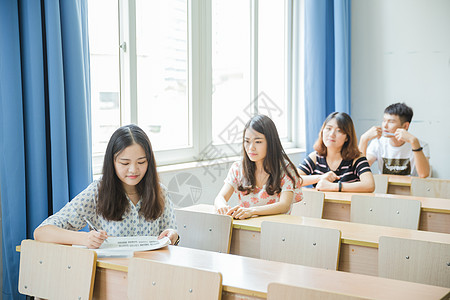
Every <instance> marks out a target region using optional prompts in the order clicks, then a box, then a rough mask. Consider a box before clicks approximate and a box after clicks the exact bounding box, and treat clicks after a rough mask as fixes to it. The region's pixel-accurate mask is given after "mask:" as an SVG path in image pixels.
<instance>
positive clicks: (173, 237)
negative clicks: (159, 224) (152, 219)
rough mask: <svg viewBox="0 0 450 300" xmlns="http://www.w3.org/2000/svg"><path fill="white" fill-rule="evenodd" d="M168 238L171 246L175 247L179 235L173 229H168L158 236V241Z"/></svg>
mask: <svg viewBox="0 0 450 300" xmlns="http://www.w3.org/2000/svg"><path fill="white" fill-rule="evenodd" d="M165 236H167V237H168V238H169V240H170V244H171V245H175V242H176V241H177V239H178V233H177V232H176V231H175V230H173V229H166V230H164V231H163V232H161V234H160V235H159V236H158V240H159V239H162V238H163V237H165Z"/></svg>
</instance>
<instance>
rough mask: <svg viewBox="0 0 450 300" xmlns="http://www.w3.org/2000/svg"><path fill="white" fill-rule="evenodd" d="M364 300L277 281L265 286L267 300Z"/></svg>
mask: <svg viewBox="0 0 450 300" xmlns="http://www.w3.org/2000/svg"><path fill="white" fill-rule="evenodd" d="M279 299H283V300H297V299H305V300H306V299H307V300H365V299H369V298H361V297H356V296H351V295H345V294H339V293H333V292H329V291H324V290H315V289H310V288H305V287H300V286H295V285H288V284H282V283H277V282H272V283H269V286H268V288H267V300H279Z"/></svg>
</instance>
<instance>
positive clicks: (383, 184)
mask: <svg viewBox="0 0 450 300" xmlns="http://www.w3.org/2000/svg"><path fill="white" fill-rule="evenodd" d="M373 179H374V180H375V191H374V193H378V194H387V192H388V184H389V176H387V175H383V174H374V175H373Z"/></svg>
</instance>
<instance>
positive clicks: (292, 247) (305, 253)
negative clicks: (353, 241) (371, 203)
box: [260, 221, 341, 270]
mask: <svg viewBox="0 0 450 300" xmlns="http://www.w3.org/2000/svg"><path fill="white" fill-rule="evenodd" d="M340 245H341V232H340V231H339V230H337V229H331V228H322V227H313V226H306V225H297V224H284V223H275V222H267V221H264V222H262V223H261V244H260V253H261V258H262V259H267V260H274V261H280V262H287V263H293V264H299V265H304V266H310V267H317V268H324V269H331V270H337V267H338V261H339V249H340Z"/></svg>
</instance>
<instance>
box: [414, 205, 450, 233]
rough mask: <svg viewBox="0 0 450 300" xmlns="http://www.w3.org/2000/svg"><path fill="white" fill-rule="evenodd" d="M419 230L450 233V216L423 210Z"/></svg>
mask: <svg viewBox="0 0 450 300" xmlns="http://www.w3.org/2000/svg"><path fill="white" fill-rule="evenodd" d="M419 230H425V231H433V232H442V233H450V214H444V213H436V212H431V211H423V210H422V212H421V213H420V223H419Z"/></svg>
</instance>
